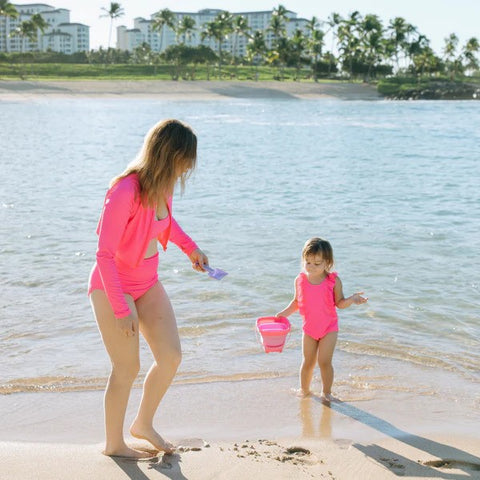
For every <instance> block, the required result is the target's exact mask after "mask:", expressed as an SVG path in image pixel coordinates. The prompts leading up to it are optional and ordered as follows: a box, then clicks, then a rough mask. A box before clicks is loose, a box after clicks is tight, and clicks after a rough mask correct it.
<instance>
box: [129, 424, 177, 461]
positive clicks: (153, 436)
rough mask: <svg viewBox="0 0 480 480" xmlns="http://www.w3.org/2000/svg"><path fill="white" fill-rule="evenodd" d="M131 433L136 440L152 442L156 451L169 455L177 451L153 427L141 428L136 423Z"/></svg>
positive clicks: (131, 428)
mask: <svg viewBox="0 0 480 480" xmlns="http://www.w3.org/2000/svg"><path fill="white" fill-rule="evenodd" d="M130 433H131V434H132V436H133V437H135V438H140V439H141V440H146V441H147V442H150V443H151V444H152V445H153V446H154V447H155V448H156V449H158V450H160V451H162V452H165V453H166V454H167V455H170V454H172V453H173V452H174V451H175V446H174V445H173V444H171V443H170V442H167V441H166V440H164V439H163V438H162V437H161V436H160V435H159V434H158V433H157V432H156V430H155V429H154V428H153V427H141V426H139V425H136V424H135V423H134V424H133V425H132V426H131V427H130Z"/></svg>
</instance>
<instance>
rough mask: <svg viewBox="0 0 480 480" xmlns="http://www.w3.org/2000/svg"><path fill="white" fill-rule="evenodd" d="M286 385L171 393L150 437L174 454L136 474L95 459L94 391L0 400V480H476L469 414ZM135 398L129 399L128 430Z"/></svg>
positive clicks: (98, 430)
mask: <svg viewBox="0 0 480 480" xmlns="http://www.w3.org/2000/svg"><path fill="white" fill-rule="evenodd" d="M295 381H296V379H294V378H277V379H265V380H249V381H240V382H212V383H203V384H184V385H178V384H177V385H173V386H172V387H171V388H170V390H169V392H168V393H167V396H166V397H165V399H164V402H163V403H162V406H161V409H160V411H159V413H158V417H157V418H156V427H157V428H158V429H159V430H160V431H161V433H162V434H163V435H164V436H165V437H167V438H168V439H169V440H172V441H173V442H174V443H175V444H176V445H177V452H176V453H175V454H174V455H170V456H167V455H165V456H163V455H161V454H157V453H156V452H155V455H154V456H153V457H152V458H151V459H149V460H146V461H141V462H135V461H130V460H123V459H118V458H117V459H113V458H109V457H105V456H103V455H102V454H101V449H102V441H103V431H102V429H103V425H102V414H103V413H102V395H103V394H102V392H101V391H84V392H66V393H50V392H45V393H22V394H12V395H4V396H2V397H0V409H1V411H2V412H3V418H2V427H1V428H0V458H1V462H0V478H2V479H3V478H5V479H9V480H16V479H18V480H20V479H22V480H23V479H41V480H47V479H48V480H54V479H64V478H66V477H69V478H72V479H75V480H83V479H85V480H87V479H88V480H91V479H92V478H101V479H123V478H125V479H128V478H129V479H131V480H147V479H157V478H158V479H162V478H169V479H189V480H207V479H225V480H227V479H228V480H237V479H238V480H240V479H242V480H243V479H289V480H291V479H295V480H297V479H299V480H301V479H307V478H308V479H311V478H325V479H337V480H363V479H364V480H377V479H378V480H380V479H394V478H398V477H399V476H402V477H405V478H409V479H434V478H445V479H452V480H460V479H475V478H477V479H480V435H479V432H478V412H477V414H475V412H470V413H468V414H467V415H465V411H464V410H462V408H461V405H452V404H451V403H450V404H449V402H446V401H443V400H442V399H441V398H436V397H431V396H428V395H423V396H416V395H415V394H413V393H396V394H395V393H393V392H379V391H377V392H372V395H371V397H370V399H369V400H359V401H355V400H354V401H343V402H333V403H331V404H330V405H325V404H322V402H321V401H320V400H319V398H318V397H312V398H307V399H299V398H297V397H296V396H295V395H294V394H293V393H292V392H291V390H290V387H291V385H294V384H295ZM140 393H141V391H140V390H139V389H135V390H134V391H133V392H132V398H131V401H130V405H129V410H128V412H127V422H128V421H131V419H132V418H133V416H134V407H135V406H136V405H138V400H139V398H140ZM459 407H460V408H459ZM129 442H130V443H131V444H133V445H135V446H137V447H140V448H144V449H146V450H148V448H149V446H148V444H147V443H146V442H141V441H139V440H135V439H132V438H129Z"/></svg>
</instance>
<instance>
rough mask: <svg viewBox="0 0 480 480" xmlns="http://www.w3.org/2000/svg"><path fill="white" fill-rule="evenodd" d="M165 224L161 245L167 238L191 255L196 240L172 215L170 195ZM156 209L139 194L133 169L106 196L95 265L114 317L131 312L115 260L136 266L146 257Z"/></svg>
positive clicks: (160, 235) (152, 233)
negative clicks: (147, 205)
mask: <svg viewBox="0 0 480 480" xmlns="http://www.w3.org/2000/svg"><path fill="white" fill-rule="evenodd" d="M167 207H168V217H169V220H170V221H166V222H165V223H164V225H165V228H164V229H162V230H161V231H160V233H158V235H157V239H158V241H159V242H160V244H161V245H162V247H163V249H164V250H166V249H167V243H168V242H169V241H171V242H173V243H174V244H176V245H177V246H178V247H179V248H180V249H181V250H182V251H183V252H184V253H185V254H186V255H190V254H191V253H192V252H193V251H194V250H195V249H196V248H198V247H197V244H196V243H195V242H194V241H193V240H192V239H191V238H190V237H189V236H188V235H187V234H186V233H185V232H184V231H183V230H182V229H181V227H180V225H178V223H177V222H176V221H175V219H174V218H173V216H172V197H170V198H168V201H167ZM154 222H155V209H154V208H146V207H145V206H144V205H143V204H142V201H141V198H140V184H139V181H138V176H137V174H135V173H133V174H131V175H128V176H127V177H125V178H122V179H121V180H119V181H118V182H117V183H116V184H115V185H113V186H112V187H111V188H110V189H109V190H108V191H107V194H106V196H105V201H104V204H103V210H102V214H101V216H100V220H99V222H98V226H97V234H98V247H97V253H96V258H97V265H98V269H99V271H100V276H101V277H102V282H103V286H104V288H105V293H106V294H107V297H108V300H109V302H110V304H111V305H112V308H113V312H114V314H115V316H116V317H117V318H122V317H126V316H127V315H129V314H130V307H129V306H128V303H127V302H126V301H125V297H124V293H123V291H122V287H121V284H120V279H119V275H118V269H117V263H118V262H120V263H123V264H125V265H127V266H129V267H131V268H135V267H137V266H138V265H139V264H140V262H141V261H142V260H143V258H144V257H145V254H146V252H147V248H148V245H149V243H150V241H151V240H152V238H154V237H155V234H154V230H153V229H154Z"/></svg>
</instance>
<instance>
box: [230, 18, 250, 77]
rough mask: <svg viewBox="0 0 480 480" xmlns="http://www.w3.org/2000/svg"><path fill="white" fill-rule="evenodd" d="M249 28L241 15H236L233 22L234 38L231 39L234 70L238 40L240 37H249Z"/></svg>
mask: <svg viewBox="0 0 480 480" xmlns="http://www.w3.org/2000/svg"><path fill="white" fill-rule="evenodd" d="M249 32H250V27H249V26H248V21H247V19H246V18H245V17H244V16H243V15H238V16H237V17H235V18H234V20H233V33H234V34H235V37H234V39H233V52H232V57H233V61H234V63H235V69H236V67H237V53H238V52H237V49H238V39H239V37H240V36H241V35H243V36H245V37H247V38H248V37H250V33H249Z"/></svg>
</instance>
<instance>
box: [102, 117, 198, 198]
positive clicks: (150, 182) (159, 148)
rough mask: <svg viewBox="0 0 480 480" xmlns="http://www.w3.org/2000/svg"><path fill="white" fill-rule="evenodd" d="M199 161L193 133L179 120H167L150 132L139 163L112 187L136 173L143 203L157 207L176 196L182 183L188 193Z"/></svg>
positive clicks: (120, 177)
mask: <svg viewBox="0 0 480 480" xmlns="http://www.w3.org/2000/svg"><path fill="white" fill-rule="evenodd" d="M196 160H197V137H196V135H195V133H193V131H192V129H191V128H190V127H189V126H188V125H186V124H184V123H182V122H180V121H179V120H173V119H171V120H164V121H161V122H158V123H157V124H156V125H154V126H153V127H152V128H151V129H150V130H149V132H148V133H147V135H146V136H145V140H144V142H143V147H142V149H141V150H140V152H139V153H138V155H137V157H136V158H135V160H134V161H133V162H131V163H130V164H129V165H128V166H127V168H126V170H125V171H124V172H123V173H122V174H120V175H119V176H118V177H116V178H114V179H113V180H112V181H111V183H110V185H111V186H112V185H114V184H115V183H117V182H118V181H119V180H120V179H122V178H125V177H126V176H128V175H130V174H132V173H136V174H137V175H138V180H139V183H140V196H141V199H142V202H143V203H144V205H145V206H149V207H154V206H155V205H156V204H157V203H158V201H159V200H160V198H162V197H165V196H168V195H171V194H172V193H173V188H174V187H175V183H176V182H177V180H178V179H180V185H181V188H182V190H183V189H184V187H185V180H186V179H187V178H188V176H189V174H190V173H191V172H192V170H193V169H194V168H195V164H196ZM179 172H180V173H179Z"/></svg>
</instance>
